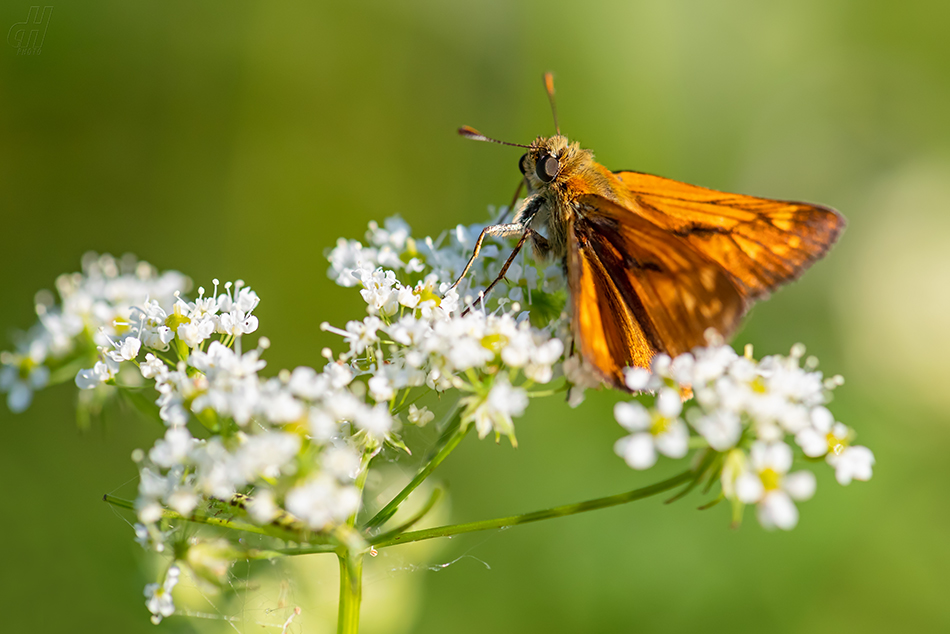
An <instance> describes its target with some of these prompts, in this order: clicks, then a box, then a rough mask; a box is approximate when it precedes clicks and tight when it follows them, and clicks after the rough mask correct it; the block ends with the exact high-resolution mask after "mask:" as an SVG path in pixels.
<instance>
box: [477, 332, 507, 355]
mask: <svg viewBox="0 0 950 634" xmlns="http://www.w3.org/2000/svg"><path fill="white" fill-rule="evenodd" d="M507 343H508V337H506V336H504V335H499V334H497V333H496V334H494V335H485V336H484V337H482V347H483V348H487V349H488V350H491V351H492V352H498V351H500V350H501V349H502V348H504V347H505V344H507Z"/></svg>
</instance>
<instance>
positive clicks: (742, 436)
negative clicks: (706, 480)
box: [614, 333, 874, 530]
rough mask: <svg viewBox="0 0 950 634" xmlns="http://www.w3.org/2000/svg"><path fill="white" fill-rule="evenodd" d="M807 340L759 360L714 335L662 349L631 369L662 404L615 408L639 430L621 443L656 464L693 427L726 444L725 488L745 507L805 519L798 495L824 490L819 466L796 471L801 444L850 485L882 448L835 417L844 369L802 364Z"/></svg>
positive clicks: (639, 465) (774, 518)
mask: <svg viewBox="0 0 950 634" xmlns="http://www.w3.org/2000/svg"><path fill="white" fill-rule="evenodd" d="M804 353H805V348H804V346H802V345H801V344H797V345H796V346H794V347H793V348H792V351H791V354H790V355H789V356H787V357H785V356H780V355H775V356H769V357H765V358H763V359H762V360H761V361H755V360H754V359H753V358H752V356H751V350H750V351H749V353H748V354H747V355H746V356H740V355H738V354H736V352H735V351H734V350H733V349H732V348H731V347H729V346H727V345H723V343H722V342H721V340H719V339H718V337H716V336H715V335H714V334H713V333H710V345H709V346H708V347H701V348H696V349H695V350H693V352H692V353H687V354H683V355H680V356H678V357H676V358H675V359H671V358H670V357H669V356H667V355H658V356H657V357H656V358H655V359H654V360H653V364H652V367H651V370H646V369H642V368H631V369H629V370H627V373H626V382H627V386H628V387H629V388H630V389H631V390H636V391H641V390H642V391H652V392H655V393H656V398H655V402H654V404H653V406H651V407H650V408H647V407H644V406H643V405H642V404H640V403H639V402H636V401H634V402H629V403H618V404H617V406H616V408H615V410H614V414H615V417H616V419H617V421H618V422H619V423H620V424H621V425H622V426H623V427H624V428H626V429H627V430H628V431H629V432H631V433H630V435H629V436H626V437H624V438H621V439H620V440H619V441H617V444H616V446H615V450H616V452H617V453H618V454H619V455H620V456H621V457H623V458H624V460H626V462H627V464H629V465H630V466H631V467H633V468H634V469H646V468H649V467H651V466H653V464H654V463H655V462H656V460H657V453H660V454H663V455H665V456H668V457H670V458H682V457H683V456H685V455H686V454H687V452H688V450H689V448H690V445H691V443H690V429H692V430H693V431H694V432H695V434H696V436H697V437H698V438H697V440H699V441H700V443H699V444H702V445H704V446H707V447H709V448H710V449H711V450H714V451H715V452H717V456H718V459H717V460H718V461H716V462H715V464H716V465H718V466H717V467H716V468H717V469H719V471H720V481H721V485H722V490H723V494H724V496H725V497H726V498H728V499H729V500H730V501H732V502H733V504H734V507H735V508H736V510H737V512H740V511H741V507H742V505H745V504H756V505H757V508H758V516H759V520H760V522H761V523H762V525H763V526H766V527H768V528H773V527H778V528H782V529H786V530H788V529H791V528H793V527H794V526H795V525H796V523H797V522H798V510H797V509H796V507H795V504H794V503H793V500H806V499H808V498H810V497H811V496H812V494H813V493H814V491H815V477H814V475H813V474H812V473H811V472H809V471H798V472H795V473H789V470H790V469H791V467H792V462H793V454H794V452H793V450H792V446H790V444H789V443H793V444H795V445H797V446H798V447H799V449H800V451H801V453H802V455H803V456H804V457H806V458H808V459H812V460H814V459H819V458H822V457H823V458H824V459H825V461H826V462H827V463H828V464H829V465H831V466H832V467H833V468H834V469H835V475H836V477H837V479H838V481H839V482H840V483H841V484H848V483H850V482H851V481H852V480H868V479H870V477H871V470H872V466H873V464H874V455H873V454H872V453H871V450H870V449H868V448H867V447H861V446H855V445H852V444H851V440H852V439H853V437H854V432H853V431H852V430H851V429H849V428H848V427H847V426H845V425H844V424H843V423H840V422H835V420H834V416H833V415H832V414H831V412H830V411H829V410H828V408H826V407H825V404H826V403H827V402H828V401H829V400H830V394H831V391H832V390H833V389H834V388H835V387H837V386H838V385H839V384H840V383H841V378H840V377H832V378H827V379H826V378H824V377H823V376H822V373H821V372H819V371H817V370H816V369H815V368H816V367H817V364H818V361H817V359H815V358H814V357H809V358H808V359H807V360H806V361H805V364H804V367H802V365H801V363H800V362H801V359H802V357H803V355H804ZM690 391H692V392H693V393H694V394H695V397H696V398H695V407H691V408H689V409H688V410H687V411H686V412H685V413H684V412H683V402H682V401H683V398H682V397H683V396H685V395H688V394H689V392H690Z"/></svg>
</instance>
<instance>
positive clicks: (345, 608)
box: [336, 553, 363, 634]
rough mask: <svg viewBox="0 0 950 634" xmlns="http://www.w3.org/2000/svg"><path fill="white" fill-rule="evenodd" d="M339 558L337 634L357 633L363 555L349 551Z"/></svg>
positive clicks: (361, 591)
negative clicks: (354, 554)
mask: <svg viewBox="0 0 950 634" xmlns="http://www.w3.org/2000/svg"><path fill="white" fill-rule="evenodd" d="M339 558H340V613H339V619H338V621H337V627H336V631H337V634H357V632H359V629H360V599H361V598H362V594H363V556H362V555H356V556H355V557H354V556H353V555H352V554H350V553H345V554H341V555H339Z"/></svg>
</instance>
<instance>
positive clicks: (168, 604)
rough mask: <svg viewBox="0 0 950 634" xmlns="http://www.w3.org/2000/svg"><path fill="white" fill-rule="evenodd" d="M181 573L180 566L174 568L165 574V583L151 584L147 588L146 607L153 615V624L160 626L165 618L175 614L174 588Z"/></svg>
mask: <svg viewBox="0 0 950 634" xmlns="http://www.w3.org/2000/svg"><path fill="white" fill-rule="evenodd" d="M180 572H181V571H180V570H179V568H178V566H172V567H171V568H169V569H168V572H167V573H166V574H165V581H164V582H163V583H161V584H158V583H150V584H148V585H147V586H145V599H146V601H145V606H146V607H147V608H148V611H149V612H151V613H152V623H154V624H156V625H158V624H159V623H160V622H161V620H162V619H163V618H164V617H168V616H171V615H172V614H174V613H175V603H174V602H173V601H172V588H174V587H175V585H176V584H177V583H178V575H179V574H180Z"/></svg>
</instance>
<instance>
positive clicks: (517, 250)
mask: <svg viewBox="0 0 950 634" xmlns="http://www.w3.org/2000/svg"><path fill="white" fill-rule="evenodd" d="M502 226H505V225H502ZM518 226H519V227H520V226H521V225H518ZM522 230H523V231H524V233H522V234H521V239H520V240H518V244H516V245H515V248H514V250H513V251H512V252H511V255H509V256H508V259H507V260H505V265H504V266H502V267H501V271H500V272H499V273H498V277H496V278H495V280H494V281H493V282H492V283H491V284H489V285H488V288H486V289H485V290H484V291H482V292H480V293H479V294H478V298H479V299H483V298H484V297H486V296H487V295H488V294H489V293H490V292H491V290H492V289H493V288H495V285H496V284H498V282H500V281H502V280H503V279H505V273H507V272H508V269H509V267H511V263H512V262H514V261H515V257H517V255H518V254H519V253H520V252H521V247H523V246H524V243H525V242H527V241H528V238H531V237H533V236H538V233H537V232H536V231H534V230H533V229H530V228H528V227H523V228H522ZM473 305H474V304H473ZM471 309H472V307H471V306H469V307H468V308H466V309H465V310H464V311H463V312H462V316H463V317H464V316H465V315H466V314H467V313H468V311H470V310H471Z"/></svg>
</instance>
